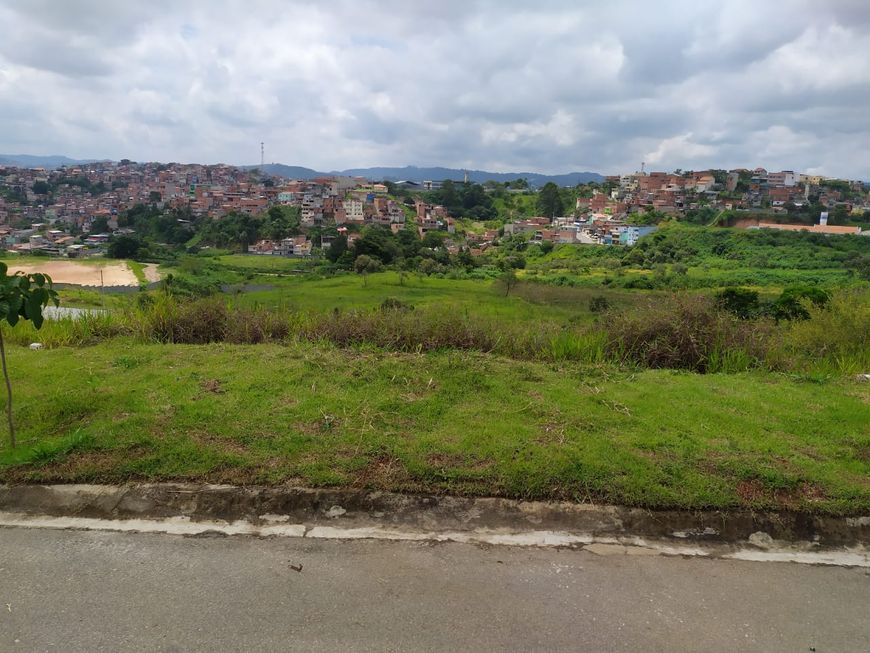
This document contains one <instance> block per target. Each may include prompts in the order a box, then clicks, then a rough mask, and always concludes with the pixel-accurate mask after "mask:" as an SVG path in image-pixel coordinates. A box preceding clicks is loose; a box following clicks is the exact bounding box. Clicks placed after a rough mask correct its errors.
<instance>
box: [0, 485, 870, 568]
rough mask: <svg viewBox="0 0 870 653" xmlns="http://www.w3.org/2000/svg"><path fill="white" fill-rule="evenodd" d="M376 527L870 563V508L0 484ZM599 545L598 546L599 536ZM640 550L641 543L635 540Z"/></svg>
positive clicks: (120, 526) (329, 532) (66, 524)
mask: <svg viewBox="0 0 870 653" xmlns="http://www.w3.org/2000/svg"><path fill="white" fill-rule="evenodd" d="M4 525H5V526H33V527H43V528H88V529H92V528H97V529H100V530H136V531H146V532H174V533H178V534H184V535H201V534H205V533H209V532H213V533H218V534H224V535H234V534H247V535H257V536H274V535H279V536H292V537H324V538H330V539H334V538H339V539H358V538H379V539H405V540H436V541H464V542H477V543H487V544H514V545H527V546H528V545H531V546H582V547H584V548H589V549H590V550H592V551H595V550H596V549H595V547H597V548H598V549H599V550H608V549H607V547H616V548H615V549H613V551H617V552H622V553H630V552H632V549H636V548H640V549H646V550H648V551H649V552H651V553H658V554H662V553H663V554H670V555H702V556H708V555H710V556H715V557H732V558H740V559H755V560H764V559H771V560H793V561H797V562H813V563H822V564H849V565H860V566H870V516H863V517H829V516H819V515H809V514H806V513H790V512H750V511H733V512H724V511H674V510H669V511H649V510H643V509H639V508H626V507H621V506H603V505H601V506H600V505H591V504H575V503H567V502H533V501H513V500H508V499H494V498H471V497H453V496H435V495H404V494H394V493H387V492H371V491H364V490H346V489H308V488H296V487H237V486H227V485H196V484H182V483H159V484H135V485H126V486H111V485H13V486H8V485H0V526H4ZM602 546H603V547H605V548H604V549H601V547H602ZM635 552H638V551H635Z"/></svg>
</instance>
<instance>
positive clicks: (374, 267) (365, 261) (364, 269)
mask: <svg viewBox="0 0 870 653" xmlns="http://www.w3.org/2000/svg"><path fill="white" fill-rule="evenodd" d="M353 269H354V270H355V271H356V273H357V274H361V275H362V278H363V285H364V286H365V285H368V275H369V273H371V272H380V271H381V270H382V269H383V265H382V264H381V262H380V261H379V260H378V259H376V258H372V257H371V256H368V255H366V254H361V255H360V256H357V257H356V260H355V261H354V262H353Z"/></svg>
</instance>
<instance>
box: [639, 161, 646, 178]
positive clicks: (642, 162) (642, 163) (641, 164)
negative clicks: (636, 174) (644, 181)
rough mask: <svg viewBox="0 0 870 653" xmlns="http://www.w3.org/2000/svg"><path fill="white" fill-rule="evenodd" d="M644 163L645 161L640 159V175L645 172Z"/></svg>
mask: <svg viewBox="0 0 870 653" xmlns="http://www.w3.org/2000/svg"><path fill="white" fill-rule="evenodd" d="M645 165H646V161H641V162H640V174H641V176H643V175H644V174H646V173H645V172H644V171H643V168H644V166H645Z"/></svg>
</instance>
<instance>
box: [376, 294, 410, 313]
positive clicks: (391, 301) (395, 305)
mask: <svg viewBox="0 0 870 653" xmlns="http://www.w3.org/2000/svg"><path fill="white" fill-rule="evenodd" d="M380 309H381V310H382V311H413V310H414V307H413V306H412V305H411V304H409V303H407V302H403V301H402V300H401V299H398V298H397V297H387V298H386V299H385V300H384V301H382V302H381V306H380Z"/></svg>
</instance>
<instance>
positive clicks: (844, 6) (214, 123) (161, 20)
mask: <svg viewBox="0 0 870 653" xmlns="http://www.w3.org/2000/svg"><path fill="white" fill-rule="evenodd" d="M0 25H2V26H3V28H2V35H0V152H3V153H8V154H19V153H28V154H66V155H68V156H73V157H78V158H102V157H106V158H113V159H119V158H124V157H127V158H131V159H135V160H139V161H144V160H158V161H198V162H209V163H213V162H219V161H222V162H226V163H232V164H246V163H256V162H258V161H259V158H260V152H259V144H260V141H265V143H266V159H267V161H276V162H282V163H288V164H295V165H305V166H309V167H314V168H318V169H338V168H349V167H358V166H372V165H407V164H413V165H446V166H451V167H469V168H482V169H489V170H499V171H510V170H513V171H518V170H524V171H525V170H528V171H540V172H566V171H569V170H594V171H599V172H603V173H615V172H625V171H632V170H636V169H638V168H639V166H640V162H641V161H645V162H646V163H647V168H648V169H659V170H673V169H675V168H683V169H690V168H695V169H698V168H703V167H709V166H716V167H736V166H753V167H754V166H757V165H761V166H764V167H766V168H768V169H782V168H786V169H795V170H799V171H811V172H818V173H822V174H829V175H835V176H843V177H848V178H859V177H860V178H863V179H870V129H868V127H870V118H868V116H870V1H868V0H843V1H838V0H795V1H784V0H778V1H777V2H773V1H767V0H765V1H759V0H752V1H745V2H744V1H742V0H722V1H719V2H712V1H710V2H707V1H702V0H687V1H684V2H681V1H677V0H665V1H657V2H650V1H648V0H644V1H641V2H618V1H616V0H612V1H608V2H603V1H602V2H580V1H578V0H573V1H572V0H568V1H565V2H556V1H549V0H537V1H536V2H528V1H525V0H524V1H523V2H513V1H509V0H493V1H490V2H477V1H475V0H461V1H453V0H438V1H437V2H426V3H424V2H409V1H406V0H383V1H380V2H376V1H374V0H336V1H333V2H316V1H310V2H305V1H299V2H289V1H286V0H274V1H270V0H262V1H258V0H244V1H238V2H232V1H230V0H208V1H206V0H203V1H193V0H187V1H184V0H150V1H149V2H119V1H118V0H64V1H57V0H0Z"/></svg>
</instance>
